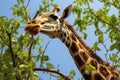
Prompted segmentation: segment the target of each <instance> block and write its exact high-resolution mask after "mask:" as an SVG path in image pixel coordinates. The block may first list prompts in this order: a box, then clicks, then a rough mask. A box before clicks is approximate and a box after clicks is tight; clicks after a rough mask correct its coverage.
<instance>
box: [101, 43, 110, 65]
mask: <svg viewBox="0 0 120 80" xmlns="http://www.w3.org/2000/svg"><path fill="white" fill-rule="evenodd" d="M101 44H102V45H103V47H104V48H105V50H106V53H105V58H106V62H107V63H108V58H107V55H108V52H109V50H108V49H107V47H106V45H105V44H104V43H101Z"/></svg>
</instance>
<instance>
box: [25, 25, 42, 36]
mask: <svg viewBox="0 0 120 80" xmlns="http://www.w3.org/2000/svg"><path fill="white" fill-rule="evenodd" d="M25 31H27V32H29V34H31V35H36V34H38V33H39V32H40V26H39V24H28V25H27V26H26V27H25Z"/></svg>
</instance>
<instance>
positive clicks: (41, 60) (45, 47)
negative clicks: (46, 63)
mask: <svg viewBox="0 0 120 80" xmlns="http://www.w3.org/2000/svg"><path fill="white" fill-rule="evenodd" d="M49 43H50V41H48V43H47V44H46V46H45V49H44V50H43V54H42V55H41V60H40V63H41V64H40V67H42V57H43V56H44V54H45V51H46V49H47V47H48V44H49Z"/></svg>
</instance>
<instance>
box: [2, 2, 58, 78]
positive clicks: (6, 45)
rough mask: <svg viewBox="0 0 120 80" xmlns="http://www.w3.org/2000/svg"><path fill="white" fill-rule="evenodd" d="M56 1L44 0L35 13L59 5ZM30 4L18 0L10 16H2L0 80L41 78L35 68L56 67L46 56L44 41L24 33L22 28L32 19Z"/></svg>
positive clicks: (46, 10)
mask: <svg viewBox="0 0 120 80" xmlns="http://www.w3.org/2000/svg"><path fill="white" fill-rule="evenodd" d="M53 1H54V0H42V1H41V4H40V6H39V11H38V12H37V13H36V15H40V13H41V12H42V11H44V12H48V11H49V8H50V6H54V7H56V6H57V5H56V4H53V3H52V2H53ZM29 3H30V0H28V2H25V1H24V0H17V2H16V4H14V5H13V7H11V8H10V9H11V10H12V12H13V16H12V18H10V19H9V18H8V17H7V16H2V15H0V24H1V27H0V79H2V80H16V79H17V80H39V79H41V78H40V76H39V75H38V74H37V73H36V72H35V70H37V69H36V67H39V69H40V70H42V68H44V69H43V70H45V69H53V70H54V65H53V64H52V63H50V61H49V60H50V59H49V56H48V55H45V49H44V48H43V46H41V45H40V43H42V42H43V41H44V40H43V39H41V38H40V37H39V36H37V37H33V36H30V35H29V34H28V33H23V32H21V30H23V27H21V26H23V25H24V24H26V23H27V22H28V21H30V20H32V18H31V16H30V15H31V14H30V12H29V7H28V6H29ZM40 11H41V12H40ZM35 17H36V16H35ZM46 47H47V46H46ZM37 64H40V65H37ZM45 72H49V71H45ZM57 73H59V72H57Z"/></svg>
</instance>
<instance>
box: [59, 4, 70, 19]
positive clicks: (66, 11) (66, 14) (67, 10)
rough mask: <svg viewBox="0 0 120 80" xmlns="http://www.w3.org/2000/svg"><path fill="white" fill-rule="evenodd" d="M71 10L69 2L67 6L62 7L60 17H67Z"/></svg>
mask: <svg viewBox="0 0 120 80" xmlns="http://www.w3.org/2000/svg"><path fill="white" fill-rule="evenodd" d="M71 11H72V4H70V5H69V6H68V7H66V8H65V9H64V11H63V14H62V17H61V18H62V19H65V18H67V17H68V16H69V15H70V13H71Z"/></svg>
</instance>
